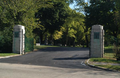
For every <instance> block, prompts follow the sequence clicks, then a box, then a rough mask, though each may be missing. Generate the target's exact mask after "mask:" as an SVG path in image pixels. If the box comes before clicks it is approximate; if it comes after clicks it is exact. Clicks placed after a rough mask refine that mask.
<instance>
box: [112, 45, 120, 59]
mask: <svg viewBox="0 0 120 78" xmlns="http://www.w3.org/2000/svg"><path fill="white" fill-rule="evenodd" d="M113 46H114V47H113V51H114V53H115V55H114V56H115V58H116V59H117V60H119V61H120V48H119V46H118V45H116V44H113Z"/></svg>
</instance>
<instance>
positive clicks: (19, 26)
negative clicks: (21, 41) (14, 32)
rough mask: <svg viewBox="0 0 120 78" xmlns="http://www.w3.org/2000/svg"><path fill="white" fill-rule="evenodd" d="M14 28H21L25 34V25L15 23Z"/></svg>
mask: <svg viewBox="0 0 120 78" xmlns="http://www.w3.org/2000/svg"><path fill="white" fill-rule="evenodd" d="M16 28H18V29H23V34H25V27H24V26H22V25H15V26H14V29H16Z"/></svg>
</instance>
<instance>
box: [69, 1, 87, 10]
mask: <svg viewBox="0 0 120 78" xmlns="http://www.w3.org/2000/svg"><path fill="white" fill-rule="evenodd" d="M88 1H89V0H85V2H88ZM75 5H76V3H73V4H70V5H69V6H70V8H71V9H74V8H75V7H76V6H75Z"/></svg>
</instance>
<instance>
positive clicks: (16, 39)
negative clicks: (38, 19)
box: [13, 25, 25, 54]
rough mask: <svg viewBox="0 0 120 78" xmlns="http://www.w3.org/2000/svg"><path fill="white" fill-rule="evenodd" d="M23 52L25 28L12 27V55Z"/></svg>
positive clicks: (20, 26)
mask: <svg viewBox="0 0 120 78" xmlns="http://www.w3.org/2000/svg"><path fill="white" fill-rule="evenodd" d="M24 50H25V27H24V26H22V25H16V26H14V30H13V53H19V54H24Z"/></svg>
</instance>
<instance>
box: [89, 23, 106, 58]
mask: <svg viewBox="0 0 120 78" xmlns="http://www.w3.org/2000/svg"><path fill="white" fill-rule="evenodd" d="M103 54H104V30H103V26H101V25H93V26H92V30H91V46H90V57H91V58H102V57H103Z"/></svg>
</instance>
